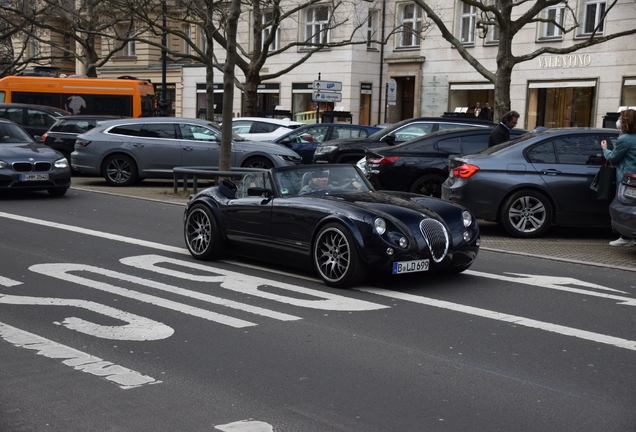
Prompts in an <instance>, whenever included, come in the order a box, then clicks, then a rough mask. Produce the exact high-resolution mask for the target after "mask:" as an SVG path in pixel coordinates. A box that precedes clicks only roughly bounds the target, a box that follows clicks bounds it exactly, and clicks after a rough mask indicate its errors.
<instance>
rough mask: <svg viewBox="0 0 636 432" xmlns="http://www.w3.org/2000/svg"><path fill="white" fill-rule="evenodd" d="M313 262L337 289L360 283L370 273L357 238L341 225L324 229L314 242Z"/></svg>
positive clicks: (329, 283) (323, 278) (331, 225)
mask: <svg viewBox="0 0 636 432" xmlns="http://www.w3.org/2000/svg"><path fill="white" fill-rule="evenodd" d="M313 259H314V265H315V267H316V270H317V271H318V274H319V275H320V278H321V279H322V280H323V281H324V282H325V284H327V285H329V286H333V287H338V288H344V287H349V286H353V285H356V284H359V283H360V282H362V281H363V280H364V278H365V277H366V275H367V272H368V269H367V268H366V266H365V265H364V263H363V262H362V259H361V258H360V255H359V254H358V250H357V249H356V246H355V243H354V239H353V236H352V235H351V234H350V233H349V231H347V229H346V228H345V227H344V226H342V225H340V224H337V223H329V224H327V225H325V226H324V227H322V228H321V230H320V232H319V233H318V235H317V236H316V241H315V243H314V247H313Z"/></svg>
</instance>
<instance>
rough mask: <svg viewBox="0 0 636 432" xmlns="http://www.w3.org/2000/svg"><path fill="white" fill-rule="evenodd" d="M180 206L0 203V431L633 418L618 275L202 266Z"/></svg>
mask: <svg viewBox="0 0 636 432" xmlns="http://www.w3.org/2000/svg"><path fill="white" fill-rule="evenodd" d="M182 215H183V206H182V204H179V203H164V202H158V201H149V200H140V199H131V198H126V197H120V196H116V195H107V194H97V193H93V192H89V191H82V190H72V191H69V193H68V194H67V196H65V197H63V198H52V197H49V196H48V195H46V194H26V195H21V196H0V239H1V240H0V254H1V256H2V262H3V264H2V267H1V270H0V366H1V367H0V415H1V417H0V431H3V432H4V431H21V430H33V431H64V432H69V431H89V430H90V431H177V430H178V431H214V430H221V431H233V432H248V431H249V432H261V431H263V432H264V431H303V432H314V431H316V432H330V431H355V432H358V431H359V432H376V431H378V432H379V431H385V432H386V431H400V432H402V431H471V432H472V431H489V432H490V431H496V430H501V431H510V430H515V431H537V430H558V431H601V430H602V431H621V432H623V431H628V430H635V429H636V392H635V391H634V384H635V383H636V373H635V368H634V366H633V365H634V362H635V360H636V326H635V325H634V324H635V322H634V309H633V308H634V307H635V306H636V287H635V284H634V278H633V273H632V272H630V271H624V270H618V269H613V268H609V267H599V266H594V265H582V264H576V263H570V262H557V261H550V260H546V259H539V258H533V257H528V256H520V255H514V254H504V253H499V252H491V251H482V252H481V253H480V256H479V258H478V260H477V262H476V263H475V265H474V266H473V267H472V268H471V269H470V270H469V271H467V272H466V273H464V274H461V275H457V276H455V277H445V278H442V277H431V275H425V274H418V275H410V276H408V277H403V278H402V277H401V278H398V279H396V278H392V277H388V276H382V277H380V276H378V277H374V278H370V279H369V280H367V281H366V282H365V284H364V286H361V287H358V288H357V289H355V290H337V289H332V288H328V287H326V286H325V285H323V284H322V283H320V282H319V281H318V280H317V279H316V277H315V275H314V274H312V273H304V272H298V271H295V270H293V269H289V268H284V267H271V266H269V265H266V264H263V263H259V262H253V261H245V260H241V259H230V260H224V261H222V262H211V263H201V262H197V261H195V260H193V259H192V258H191V257H190V256H189V255H188V254H187V252H186V251H185V247H184V243H183V239H182V233H181V230H182V225H181V224H182ZM38 354H39V355H38Z"/></svg>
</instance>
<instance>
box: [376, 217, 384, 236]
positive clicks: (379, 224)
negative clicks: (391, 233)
mask: <svg viewBox="0 0 636 432" xmlns="http://www.w3.org/2000/svg"><path fill="white" fill-rule="evenodd" d="M373 226H375V231H376V232H377V233H378V234H380V235H382V234H384V233H385V232H386V221H385V220H384V219H382V218H377V219H376V220H374V221H373Z"/></svg>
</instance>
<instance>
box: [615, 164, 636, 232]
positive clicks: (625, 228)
mask: <svg viewBox="0 0 636 432" xmlns="http://www.w3.org/2000/svg"><path fill="white" fill-rule="evenodd" d="M609 211H610V218H611V219H612V228H614V230H615V231H616V232H617V233H619V234H620V235H622V236H625V237H630V238H632V239H634V240H636V174H625V175H624V176H623V180H622V181H621V183H620V184H619V185H618V190H617V193H616V198H615V199H614V201H612V203H611V204H610V209H609Z"/></svg>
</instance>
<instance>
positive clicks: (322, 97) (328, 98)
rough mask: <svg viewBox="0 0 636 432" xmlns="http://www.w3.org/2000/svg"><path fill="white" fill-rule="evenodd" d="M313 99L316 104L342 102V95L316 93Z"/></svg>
mask: <svg viewBox="0 0 636 432" xmlns="http://www.w3.org/2000/svg"><path fill="white" fill-rule="evenodd" d="M311 99H312V100H313V101H314V102H342V93H321V92H319V91H315V92H314V93H313V94H312V98H311Z"/></svg>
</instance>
